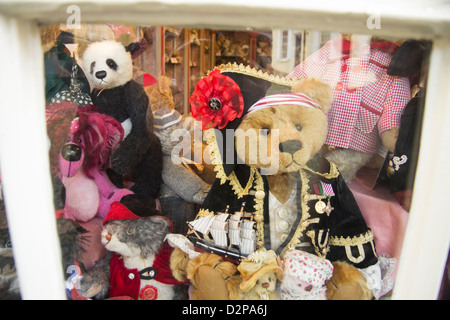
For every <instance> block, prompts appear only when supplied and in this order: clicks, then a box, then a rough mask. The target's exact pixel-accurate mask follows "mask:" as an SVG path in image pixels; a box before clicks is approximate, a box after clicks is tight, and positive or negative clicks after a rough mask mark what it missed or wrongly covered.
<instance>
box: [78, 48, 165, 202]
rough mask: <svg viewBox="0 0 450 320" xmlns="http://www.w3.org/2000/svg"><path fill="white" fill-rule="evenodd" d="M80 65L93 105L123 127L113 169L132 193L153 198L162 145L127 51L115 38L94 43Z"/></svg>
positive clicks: (158, 180) (159, 172) (159, 175)
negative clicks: (128, 183)
mask: <svg viewBox="0 0 450 320" xmlns="http://www.w3.org/2000/svg"><path fill="white" fill-rule="evenodd" d="M130 48H132V47H130ZM83 67H84V70H85V71H86V74H87V78H88V79H89V81H90V83H91V85H92V87H93V90H92V91H91V99H92V102H93V104H94V106H95V107H96V108H97V109H98V111H99V112H101V113H104V114H107V115H109V116H111V117H113V118H114V119H116V120H117V121H119V122H120V123H121V124H122V126H123V127H124V131H125V136H124V140H123V141H122V142H121V143H120V144H119V146H118V148H117V149H116V151H115V152H114V154H113V156H112V159H111V166H112V169H113V170H114V172H115V173H116V174H118V175H120V176H121V177H122V178H123V179H124V180H127V181H131V185H132V186H131V190H132V191H133V192H134V193H136V194H139V195H145V196H150V197H153V198H156V197H157V196H158V195H159V191H160V186H161V180H162V178H161V170H162V167H161V162H162V161H161V160H162V159H161V158H162V155H161V146H160V142H159V139H157V138H156V136H155V135H154V134H153V132H152V130H149V129H152V112H151V109H150V107H149V101H148V97H147V95H146V93H145V91H144V89H143V87H142V85H139V84H138V83H137V82H135V81H134V80H133V79H132V76H133V65H132V60H131V54H130V52H128V51H127V48H125V47H124V46H123V45H122V44H120V43H119V42H116V41H100V42H94V43H92V44H90V45H89V46H88V47H87V48H86V50H85V51H84V55H83ZM118 180H121V179H118ZM115 181H116V180H115Z"/></svg>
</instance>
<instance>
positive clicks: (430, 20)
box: [0, 0, 450, 299]
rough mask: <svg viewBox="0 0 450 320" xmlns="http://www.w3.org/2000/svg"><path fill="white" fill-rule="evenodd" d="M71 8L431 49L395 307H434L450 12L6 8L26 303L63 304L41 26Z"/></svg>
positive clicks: (0, 161) (4, 106)
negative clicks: (430, 303) (395, 40)
mask: <svg viewBox="0 0 450 320" xmlns="http://www.w3.org/2000/svg"><path fill="white" fill-rule="evenodd" d="M69 5H78V6H79V7H80V9H81V10H80V13H81V22H82V23H90V22H92V23H94V22H97V23H103V22H104V23H106V22H111V21H114V22H116V23H124V24H134V25H136V24H152V25H206V26H211V27H214V26H216V27H223V26H228V27H230V28H233V27H237V28H241V27H242V28H247V27H251V28H255V29H266V30H267V29H268V28H272V29H276V28H284V29H286V28H289V29H297V30H324V29H332V30H333V31H337V32H342V33H362V34H373V35H377V36H397V37H403V38H409V37H412V38H424V39H430V40H433V50H432V53H431V59H430V66H429V76H428V78H429V79H428V88H427V97H426V108H425V112H424V119H423V128H422V137H421V144H420V155H419V161H418V167H417V173H416V179H415V186H414V197H413V203H412V207H411V211H410V217H409V222H408V226H407V230H406V234H405V237H404V242H403V248H402V254H401V257H400V265H399V268H398V272H397V279H396V285H395V288H394V292H393V299H436V298H437V296H438V293H439V288H440V285H441V280H442V275H443V271H444V267H445V262H446V258H447V254H448V249H449V242H450V214H449V212H448V210H447V203H448V200H447V196H448V194H449V191H450V188H449V185H448V181H450V170H448V163H449V159H450V148H449V141H450V126H449V125H448V124H450V90H449V88H450V77H448V75H449V74H450V39H449V37H450V34H449V33H448V30H449V26H450V9H449V4H448V2H442V1H430V0H423V1H419V0H416V1H405V0H402V1H396V2H392V1H370V2H369V1H355V0H342V1H331V0H329V1H324V0H316V1H269V0H247V1H245V3H243V2H242V1H241V0H226V1H225V0H218V1H213V2H211V1H206V0H196V1H185V0H167V1H162V0H160V1H151V0H149V1H139V2H134V1H129V0H117V1H112V0H109V1H108V0H99V1H76V0H72V1H66V0H60V1H54V0H47V1H44V0H15V1H14V0H3V1H2V2H0V38H1V39H3V42H4V43H7V44H8V45H7V46H6V47H5V48H4V50H1V52H0V70H1V74H0V99H1V106H0V166H1V167H0V170H1V178H2V183H3V192H4V198H5V203H6V206H7V211H8V223H9V227H10V231H11V237H12V241H13V246H14V257H15V259H16V266H17V271H18V275H19V281H20V287H21V293H22V297H23V298H24V299H65V294H64V288H63V283H62V277H61V276H60V275H61V272H63V270H61V267H60V263H59V261H60V259H59V258H60V250H59V245H58V240H57V233H56V226H55V223H54V219H53V217H54V208H53V203H52V187H51V182H50V174H49V164H48V153H47V150H48V149H47V147H48V142H47V137H46V129H45V116H44V109H43V106H44V103H45V99H44V72H43V63H42V50H41V47H40V38H39V30H38V25H39V24H48V23H66V21H67V19H68V17H69V14H68V13H67V8H68V7H69ZM136 6H138V7H136ZM377 19H378V20H377ZM374 22H375V23H374Z"/></svg>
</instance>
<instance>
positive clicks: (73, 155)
mask: <svg viewBox="0 0 450 320" xmlns="http://www.w3.org/2000/svg"><path fill="white" fill-rule="evenodd" d="M61 155H62V157H63V158H64V160H67V161H78V160H80V159H81V148H80V147H79V146H77V145H76V144H66V145H65V146H64V147H62V149H61Z"/></svg>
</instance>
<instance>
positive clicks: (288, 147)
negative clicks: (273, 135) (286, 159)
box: [279, 140, 302, 154]
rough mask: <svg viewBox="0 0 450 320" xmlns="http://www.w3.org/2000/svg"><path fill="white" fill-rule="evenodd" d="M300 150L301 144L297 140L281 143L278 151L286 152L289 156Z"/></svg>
mask: <svg viewBox="0 0 450 320" xmlns="http://www.w3.org/2000/svg"><path fill="white" fill-rule="evenodd" d="M301 148H302V143H301V142H300V141H299V140H287V141H284V142H281V143H280V145H279V149H280V151H281V152H287V153H290V154H294V153H296V152H297V151H298V150H300V149H301Z"/></svg>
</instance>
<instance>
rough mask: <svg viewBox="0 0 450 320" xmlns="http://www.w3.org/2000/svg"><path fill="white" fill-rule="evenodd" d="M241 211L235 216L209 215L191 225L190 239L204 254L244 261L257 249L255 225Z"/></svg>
mask: <svg viewBox="0 0 450 320" xmlns="http://www.w3.org/2000/svg"><path fill="white" fill-rule="evenodd" d="M244 206H245V202H244V203H243V204H242V207H241V210H240V211H237V212H235V213H234V214H230V213H228V210H229V207H230V206H227V208H226V209H225V211H224V212H218V213H217V214H214V213H210V214H208V215H206V216H203V217H198V218H196V219H195V220H193V221H189V222H188V226H189V228H190V230H189V231H188V238H189V239H190V240H191V241H192V242H193V243H194V245H195V246H196V247H197V248H199V249H201V250H204V251H207V252H211V253H215V254H218V255H221V256H225V257H229V258H234V259H242V258H245V257H246V256H248V255H249V254H251V253H252V252H254V251H255V249H256V230H255V223H256V222H255V221H253V217H252V215H251V214H249V213H247V212H245V211H244Z"/></svg>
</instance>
